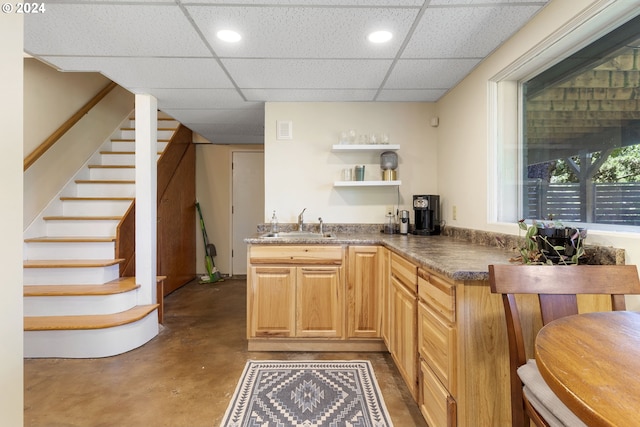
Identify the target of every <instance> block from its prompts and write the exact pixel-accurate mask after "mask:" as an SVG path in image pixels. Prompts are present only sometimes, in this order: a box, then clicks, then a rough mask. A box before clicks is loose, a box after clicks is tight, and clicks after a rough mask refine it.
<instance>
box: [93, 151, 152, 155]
mask: <svg viewBox="0 0 640 427" xmlns="http://www.w3.org/2000/svg"><path fill="white" fill-rule="evenodd" d="M100 154H116V155H118V154H119V155H125V154H126V155H127V156H131V155H134V154H136V152H135V151H101V152H100ZM158 154H162V151H158Z"/></svg>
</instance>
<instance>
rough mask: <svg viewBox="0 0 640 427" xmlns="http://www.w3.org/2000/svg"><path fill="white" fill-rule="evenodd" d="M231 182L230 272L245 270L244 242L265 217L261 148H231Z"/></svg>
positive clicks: (238, 272) (241, 272) (262, 154)
mask: <svg viewBox="0 0 640 427" xmlns="http://www.w3.org/2000/svg"><path fill="white" fill-rule="evenodd" d="M232 162H233V174H232V182H231V185H232V187H233V191H232V204H233V210H232V215H231V223H232V229H233V231H232V234H233V236H232V244H233V247H232V251H233V252H232V254H233V259H232V263H231V268H232V270H233V271H232V272H231V274H233V275H239V274H247V244H246V243H245V242H244V239H245V238H247V237H249V236H252V235H254V234H256V232H257V226H258V224H262V223H263V222H264V221H265V219H264V152H261V151H234V152H233V156H232Z"/></svg>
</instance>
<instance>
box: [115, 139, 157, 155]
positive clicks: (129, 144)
mask: <svg viewBox="0 0 640 427" xmlns="http://www.w3.org/2000/svg"><path fill="white" fill-rule="evenodd" d="M157 144H158V145H157V151H158V152H163V151H164V150H165V148H167V145H168V144H169V142H167V141H158V143H157ZM111 151H113V152H114V153H122V152H132V151H136V143H135V142H134V141H111ZM103 155H106V154H103Z"/></svg>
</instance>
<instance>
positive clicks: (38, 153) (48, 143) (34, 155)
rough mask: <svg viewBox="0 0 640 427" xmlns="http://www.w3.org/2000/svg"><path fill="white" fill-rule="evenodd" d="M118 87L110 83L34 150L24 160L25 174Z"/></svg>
mask: <svg viewBox="0 0 640 427" xmlns="http://www.w3.org/2000/svg"><path fill="white" fill-rule="evenodd" d="M116 86H118V85H117V84H116V83H115V82H110V83H109V84H108V85H106V86H105V87H104V88H103V89H102V90H101V91H100V92H98V93H97V94H96V95H95V96H94V97H93V98H91V99H90V100H89V102H87V103H86V104H84V105H83V106H82V107H81V108H80V109H79V110H78V111H77V112H76V113H75V114H74V115H73V116H71V117H70V118H69V119H68V120H67V121H66V122H64V123H63V124H62V125H60V127H59V128H58V129H56V130H55V131H54V132H53V133H52V134H51V135H50V136H49V137H48V138H47V139H45V140H44V142H43V143H42V144H40V145H39V146H38V147H37V148H36V149H35V150H33V151H32V152H31V153H30V154H29V155H28V156H27V157H25V158H24V168H23V172H24V171H26V170H27V169H29V167H30V166H31V165H32V164H34V163H35V162H36V160H38V159H39V158H40V157H42V155H43V154H44V153H46V152H47V150H48V149H49V148H51V147H52V146H53V144H55V143H56V142H57V141H58V140H59V139H60V138H62V136H63V135H64V134H65V133H67V132H68V131H69V129H71V128H72V127H73V126H74V125H75V124H76V123H78V122H79V121H80V119H81V118H82V117H83V116H84V115H85V114H87V113H88V112H89V110H91V109H92V108H93V107H95V105H96V104H97V103H98V102H100V101H101V100H102V98H104V97H105V96H107V94H108V93H109V92H111V91H112V90H113V88H115V87H116Z"/></svg>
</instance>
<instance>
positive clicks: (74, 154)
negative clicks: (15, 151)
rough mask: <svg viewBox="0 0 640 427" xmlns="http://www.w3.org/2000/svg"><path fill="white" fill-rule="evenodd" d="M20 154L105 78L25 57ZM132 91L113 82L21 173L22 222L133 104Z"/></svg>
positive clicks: (26, 221) (44, 202) (41, 205)
mask: <svg viewBox="0 0 640 427" xmlns="http://www.w3.org/2000/svg"><path fill="white" fill-rule="evenodd" d="M24 67H25V72H24V82H25V83H24V100H25V101H24V133H25V146H24V156H26V155H28V154H29V153H30V152H31V151H33V149H35V148H36V147H37V146H38V145H40V144H41V143H42V142H43V141H44V139H46V138H47V137H48V136H49V135H50V134H51V133H52V132H53V131H55V130H56V129H57V128H58V127H59V126H60V125H61V124H62V123H64V122H65V121H66V120H67V119H68V118H69V117H71V116H72V115H73V114H74V113H75V112H76V111H77V110H78V109H79V108H80V107H82V106H83V105H84V104H85V103H86V102H87V101H89V100H90V99H91V98H92V97H93V96H94V95H95V94H96V93H97V92H99V91H100V89H102V88H103V87H104V86H106V84H107V83H108V80H107V79H105V78H104V77H102V76H100V75H98V74H95V73H61V72H58V71H56V70H54V69H53V68H51V67H49V66H47V65H45V64H43V63H41V62H39V61H37V60H35V59H25V64H24ZM133 103H134V97H133V94H131V93H130V92H128V91H126V90H125V89H122V88H121V87H116V88H115V89H114V90H113V91H111V93H109V95H107V96H106V97H105V98H104V99H103V100H102V101H101V102H100V103H99V104H98V105H97V106H95V107H94V108H93V109H92V110H91V112H89V114H87V115H85V116H84V117H83V118H82V119H81V120H80V121H79V122H78V123H77V124H76V125H75V126H74V127H73V128H72V129H71V130H70V131H69V132H67V133H66V134H65V135H64V136H63V137H62V138H60V140H58V142H57V143H56V144H55V145H54V146H53V147H52V148H51V149H49V150H48V151H47V152H46V153H45V154H44V155H43V156H42V157H41V158H40V159H39V160H38V161H36V163H34V164H33V165H32V166H31V167H30V168H29V169H28V170H27V171H26V172H25V173H24V188H25V199H24V213H23V221H24V227H25V228H26V226H28V225H29V224H30V223H31V222H32V221H33V220H34V219H35V218H36V216H37V215H38V213H39V212H40V211H42V209H44V208H45V207H46V205H47V204H48V203H49V202H50V201H51V199H52V198H53V197H54V196H55V195H56V194H57V193H58V192H59V191H60V190H61V189H62V188H63V187H64V185H65V184H66V183H67V181H68V180H69V178H70V177H71V176H73V175H74V174H75V173H76V171H77V170H78V169H80V167H81V166H82V165H83V164H84V163H85V162H86V161H87V159H88V158H89V157H90V156H91V154H93V153H94V152H95V151H96V149H97V148H98V147H99V146H100V144H102V143H103V142H104V141H105V140H106V139H108V138H109V136H110V135H111V134H112V132H113V131H114V130H115V129H117V127H118V126H119V124H120V122H122V120H124V119H125V118H126V117H127V115H128V114H129V113H130V112H131V111H132V110H133Z"/></svg>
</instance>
